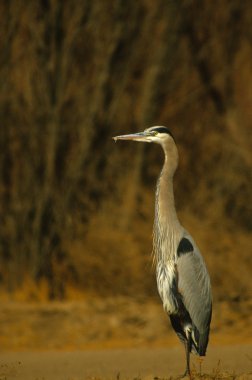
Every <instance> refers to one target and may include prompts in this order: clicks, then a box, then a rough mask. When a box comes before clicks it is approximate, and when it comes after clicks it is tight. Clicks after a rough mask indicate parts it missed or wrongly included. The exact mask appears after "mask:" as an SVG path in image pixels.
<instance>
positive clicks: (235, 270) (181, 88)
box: [0, 0, 252, 349]
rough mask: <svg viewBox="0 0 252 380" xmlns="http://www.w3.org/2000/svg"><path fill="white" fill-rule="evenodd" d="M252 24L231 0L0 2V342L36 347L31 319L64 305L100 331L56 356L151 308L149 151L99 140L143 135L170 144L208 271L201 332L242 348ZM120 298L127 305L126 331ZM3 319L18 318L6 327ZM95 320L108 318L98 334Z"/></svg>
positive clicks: (152, 176) (178, 191) (251, 159)
mask: <svg viewBox="0 0 252 380" xmlns="http://www.w3.org/2000/svg"><path fill="white" fill-rule="evenodd" d="M251 19H252V6H251V2H250V1H242V2H241V1H238V0H223V1H221V2H219V1H210V0H209V1H207V0H204V1H199V0H197V1H196V0H194V1H190V0H184V1H164V0H157V1H155V2H153V1H150V0H140V1H137V2H135V1H131V0H129V1H127V2H125V1H119V0H118V1H109V2H101V1H99V0H95V1H88V0H85V1H82V2H79V1H72V2H70V1H65V2H62V1H56V0H55V1H53V0H52V1H46V0H44V1H38V2H34V1H27V2H19V1H15V0H14V1H11V2H8V1H6V2H5V1H2V2H1V4H0V51H1V58H0V116H1V125H0V146H1V149H0V167H1V171H0V175H1V180H0V210H1V229H0V260H1V267H0V295H1V299H2V301H3V308H2V316H0V317H1V318H2V322H3V323H2V325H1V329H2V331H1V336H2V341H3V342H1V346H2V347H6V349H13V348H15V349H20V348H22V349H23V348H27V347H34V348H36V347H37V348H41V347H44V346H46V344H45V345H43V344H42V343H41V341H43V339H42V340H38V335H36V334H35V336H33V335H32V334H33V333H31V335H29V331H34V326H40V322H41V320H40V317H41V315H42V316H43V318H44V317H45V316H48V315H50V318H49V319H45V320H44V319H43V318H42V322H43V323H46V326H49V325H50V323H53V322H52V321H53V317H52V315H54V311H55V309H54V308H55V307H56V310H58V309H57V307H59V308H63V309H64V307H65V308H68V310H69V312H70V311H71V313H70V315H73V313H74V312H73V309H71V307H72V306H71V305H72V304H71V302H77V306H76V308H75V310H76V318H77V317H78V315H79V313H80V310H79V309H78V308H83V307H84V308H85V307H86V309H85V310H86V311H85V315H92V316H94V315H95V316H97V318H98V320H97V326H99V328H98V327H97V331H96V333H94V335H92V334H91V335H92V337H91V338H90V339H88V338H87V335H88V334H85V332H83V334H82V335H83V336H84V338H83V339H84V340H83V341H82V342H80V343H78V342H77V343H76V340H74V343H73V339H72V338H71V337H72V335H71V334H70V335H69V336H70V338H69V339H68V338H67V340H66V341H65V340H64V339H65V338H64V336H63V335H60V336H59V337H58V338H57V339H55V341H54V342H53V343H52V347H53V348H57V347H65V346H68V345H69V344H70V345H71V344H72V345H73V348H74V347H84V346H85V347H86V345H89V344H90V342H91V343H92V345H98V346H99V344H100V343H99V342H101V341H102V342H103V341H106V342H109V341H114V342H119V343H118V345H119V346H120V345H124V344H125V342H126V341H127V339H128V338H129V336H131V333H132V331H133V330H132V329H133V327H132V326H133V325H134V324H135V323H136V326H138V325H137V323H140V324H141V323H142V322H141V318H143V319H144V318H145V317H142V315H143V314H142V312H143V313H144V311H142V309H141V307H143V306H142V304H143V305H145V304H146V305H150V306H148V307H150V310H154V311H150V313H154V314H155V313H156V311H155V310H156V309H155V308H156V307H160V305H158V302H159V300H158V296H157V291H156V285H155V273H154V270H153V269H152V267H151V250H152V223H153V214H154V192H155V183H156V179H157V176H158V174H159V171H160V168H161V165H162V152H161V151H160V148H159V147H158V146H155V145H148V146H145V145H144V144H134V143H122V142H118V143H117V144H114V143H113V141H112V136H114V135H118V134H123V133H129V132H136V131H140V130H143V129H144V128H146V127H149V126H152V125H166V126H168V127H169V128H170V129H171V131H172V132H173V134H174V135H175V138H176V141H177V145H178V148H179V154H180V166H179V171H178V173H177V175H176V177H175V196H176V204H177V209H178V213H179V216H180V219H181V221H182V223H183V225H184V226H185V227H186V228H187V229H188V230H189V231H190V233H191V234H192V235H193V236H194V239H195V240H196V242H197V244H198V245H199V247H200V249H201V251H202V254H203V255H204V257H205V260H206V262H207V265H208V268H209V272H210V275H211V280H212V286H213V294H214V302H215V303H214V304H215V306H214V307H215V309H214V320H213V326H214V327H213V334H215V333H216V339H217V341H218V336H221V335H218V334H222V335H223V336H224V337H225V341H227V340H228V339H229V340H230V336H232V334H233V332H234V331H237V334H238V335H239V336H240V337H244V339H245V337H246V339H245V340H248V339H249V338H248V337H250V338H251V294H252V292H251V291H252V281H251V230H252V222H251V220H252V219H251V211H252V209H251V207H252V206H251V205H252V197H251V178H252V171H251V168H252V155H251V147H252V144H251V143H252V133H251V123H252V108H251V104H252V90H251V89H252V23H251ZM48 300H51V301H53V300H54V303H47V301H48ZM111 300H113V301H111ZM56 301H64V302H62V303H59V304H58V303H57V302H56ZM20 302H21V304H20ZM23 302H25V303H23ZM41 302H42V303H41ZM55 302H56V304H55ZM69 302H70V304H69ZM111 302H112V303H114V304H115V305H117V306H118V307H116V309H115V310H114V309H113V308H112V310H111V306H109V305H111ZM121 303H122V304H124V303H126V304H127V305H132V309H130V310H131V311H129V310H128V311H127V310H125V315H126V316H127V315H128V316H129V318H133V319H129V320H128V322H127V321H125V320H122V321H121V319H120V311H118V310H119V309H120V307H122V304H121ZM34 305H35V306H34ZM55 305H56V306H55ZM57 305H60V306H57ZM64 305H65V306H64ZM66 305H67V306H66ZM90 305H91V306H90ZM97 305H100V306H97ZM120 305H121V306H120ZM139 305H141V307H139ZM157 305H158V306H157ZM30 307H31V308H35V309H36V311H34V312H33V313H31V310H30ZM146 307H147V306H146ZM15 308H17V309H15ZM47 308H49V309H50V308H52V309H51V313H52V314H50V311H49V312H48V313H49V314H46V312H45V310H47ZM13 310H15V316H17V315H18V316H21V317H20V318H21V319H22V316H23V319H22V321H23V322H22V321H20V320H19V319H18V318H19V317H18V318H16V317H15V318H14V321H13V324H12V325H11V327H10V325H9V323H12V322H11V315H12V314H11V313H13ZM41 310H42V311H41ZM60 310H62V309H60ZM102 310H103V311H102ZM102 312H104V313H105V314H104V318H105V319H104V320H106V321H107V320H108V319H106V318H109V317H108V316H109V315H111V316H112V315H113V316H114V318H115V319H114V322H113V320H112V322H111V323H112V325H111V326H112V327H111V329H110V333H108V336H106V338H104V340H103V338H101V337H102V336H103V335H102V334H104V331H106V328H105V327H104V326H106V325H107V322H106V323H104V322H103V323H102V324H100V322H99V318H100V316H101V315H103V314H102ZM22 313H23V314H22ZM41 313H42V314H41ZM57 313H58V314H57ZM60 313H61V311H60V312H59V311H58V312H56V315H58V316H59V315H61V314H60ZM159 313H162V310H161V307H160V309H158V311H157V314H155V315H157V318H162V317H158V315H159ZM63 314H64V313H63ZM154 314H153V316H152V317H153V319H152V318H151V317H150V321H151V320H156V319H155V318H156V317H154ZM35 315H37V317H36V318H37V319H36V318H35V322H34V321H33V322H31V325H30V322H29V321H30V318H32V316H35ZM64 315H65V316H66V315H67V312H66V313H65V314H64ZM74 315H75V314H74ZM111 318H112V317H111ZM134 318H136V320H134ZM137 318H140V322H139V321H138V320H137ZM148 318H149V317H148ZM148 318H147V319H148ZM164 318H165V317H164ZM84 319H85V318H84ZM18 320H19V323H16V322H17V321H18ZM61 320H62V319H61ZM93 320H94V323H95V319H93ZM104 320H102V321H104ZM118 320H119V321H121V322H120V323H119V322H118ZM126 320H127V318H126ZM45 321H46V322H45ZM22 323H24V325H23V328H20V326H21V324H22ZM36 323H37V325H36ZM57 323H58V322H57ZM80 323H81V324H80V326H86V325H85V323H84V321H83V320H81V321H80ZM113 323H114V324H113ZM127 323H128V324H129V329H128V330H127V329H125V328H123V326H125V325H126V326H127ZM143 323H144V322H143ZM162 323H163V322H162ZM83 324H84V325H83ZM69 325H71V326H73V323H72V321H70V322H69ZM8 326H9V327H8ZM87 326H88V327H87V329H90V323H89V324H87ZM134 326H135V325H134ZM147 326H149V325H148V324H147ZM117 327H118V331H124V334H122V333H121V335H120V334H119V336H117V333H116V331H117ZM103 328H105V330H104V329H103ZM15 329H16V330H15ZM91 330H92V328H91ZM143 330H144V331H145V334H147V335H148V334H149V332H148V331H149V330H148V329H147V328H146V329H143ZM10 331H11V332H10ZM14 331H16V332H15V334H14ZM35 331H36V332H38V330H37V329H36V328H35ZM39 331H40V330H39ZM42 331H44V329H42ZM64 331H66V330H64ZM71 331H72V330H71ZM77 331H79V330H78V328H77ZM137 331H139V329H137ZM146 331H147V332H146ZM11 334H13V337H15V339H14V341H13V342H12V340H11V339H10V336H12V335H11ZM155 334H156V335H155ZM158 334H159V332H158V329H157V332H156V333H155V329H154V330H153V332H152V333H150V335H151V336H152V338H151V339H152V341H153V340H158V341H160V340H159V339H161V336H164V334H165V332H164V333H163V332H162V333H161V334H160V336H159V335H158ZM105 335H106V334H105ZM114 335H115V336H114ZM133 335H134V334H133ZM49 336H50V337H51V338H52V335H51V334H50V333H49ZM5 337H6V339H5ZM144 337H145V335H144ZM228 337H229V338H228ZM133 338H134V336H133ZM52 339H53V338H52ZM141 339H142V338H140V340H141ZM144 339H145V338H144ZM146 339H147V338H146ZM220 339H221V338H220ZM223 339H224V338H223ZM241 339H243V338H241ZM147 340H148V339H147ZM231 340H232V341H234V340H235V337H233V338H232V339H231ZM11 342H12V343H11ZM22 342H23V343H22ZM36 342H37V343H36ZM39 342H40V343H41V344H40V343H39ZM123 342H124V343H123ZM134 342H136V341H134ZM111 344H112V343H111ZM112 345H113V344H112Z"/></svg>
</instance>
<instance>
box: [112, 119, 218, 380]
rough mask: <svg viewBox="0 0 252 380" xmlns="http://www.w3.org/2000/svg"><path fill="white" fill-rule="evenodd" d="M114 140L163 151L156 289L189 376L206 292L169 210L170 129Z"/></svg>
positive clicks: (200, 269)
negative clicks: (181, 346) (182, 349)
mask: <svg viewBox="0 0 252 380" xmlns="http://www.w3.org/2000/svg"><path fill="white" fill-rule="evenodd" d="M114 140H115V141H116V140H133V141H143V142H149V143H150V142H154V143H157V144H159V145H161V147H162V148H163V151H164V155H165V160H164V165H163V169H162V171H161V174H160V177H159V180H158V183H157V189H156V203H155V221H154V233H153V251H154V259H155V263H156V276H157V287H158V292H159V294H160V297H161V299H162V301H163V306H164V309H165V311H166V312H167V313H168V315H169V317H170V320H171V324H172V327H173V329H174V330H175V332H176V333H177V335H178V337H179V338H180V340H181V341H182V342H183V343H184V345H185V350H186V372H185V375H189V376H191V373H190V352H192V351H193V352H194V353H196V354H198V355H200V356H205V354H206V348H207V344H208V336H209V329H210V322H211V314H212V296H211V286H210V279H209V275H208V272H207V269H206V265H205V263H204V260H203V258H202V256H201V254H200V251H199V249H198V247H197V245H196V244H195V242H194V240H193V238H192V237H191V235H190V234H189V233H188V232H187V231H186V230H185V228H184V227H183V226H182V225H181V224H180V222H179V220H178V217H177V213H176V209H175V203H174V194H173V175H174V173H175V171H176V169H177V165H178V151H177V147H176V144H175V141H174V138H173V136H172V134H171V132H170V131H169V130H168V129H167V128H166V127H160V126H155V127H151V128H148V129H146V130H145V131H144V132H140V133H135V134H130V135H123V136H116V137H114Z"/></svg>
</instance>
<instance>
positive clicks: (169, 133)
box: [155, 127, 174, 140]
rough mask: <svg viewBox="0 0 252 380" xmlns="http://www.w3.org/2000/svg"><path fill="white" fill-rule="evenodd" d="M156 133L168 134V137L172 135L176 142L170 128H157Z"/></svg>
mask: <svg viewBox="0 0 252 380" xmlns="http://www.w3.org/2000/svg"><path fill="white" fill-rule="evenodd" d="M155 131H157V132H159V133H167V135H170V136H171V137H172V138H173V140H174V136H173V134H172V133H171V131H170V130H169V129H168V128H166V127H157V128H155Z"/></svg>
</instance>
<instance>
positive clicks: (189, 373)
mask: <svg viewBox="0 0 252 380" xmlns="http://www.w3.org/2000/svg"><path fill="white" fill-rule="evenodd" d="M185 377H189V379H190V380H192V374H191V371H189V370H188V369H186V370H185V373H184V374H183V375H181V376H180V379H184V378H185Z"/></svg>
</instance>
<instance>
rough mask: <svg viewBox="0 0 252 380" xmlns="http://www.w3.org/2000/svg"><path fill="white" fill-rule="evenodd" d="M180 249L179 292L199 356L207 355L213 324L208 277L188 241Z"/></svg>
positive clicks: (191, 243)
mask: <svg viewBox="0 0 252 380" xmlns="http://www.w3.org/2000/svg"><path fill="white" fill-rule="evenodd" d="M182 240H184V242H183V244H182V246H181V242H182V241H181V242H180V245H179V248H180V251H179V248H178V258H177V276H178V279H177V281H178V292H179V294H180V295H181V299H182V302H183V304H184V306H185V308H186V310H187V311H188V313H189V315H190V317H191V320H192V323H193V325H194V326H195V327H196V330H195V338H196V340H197V341H198V345H199V351H200V352H199V353H200V354H201V353H202V352H203V353H202V354H203V355H204V351H205V349H206V346H207V342H208V335H209V326H210V321H211V310H212V297H211V288H210V280H209V275H208V272H207V269H206V266H205V263H204V260H203V258H202V256H201V255H200V252H199V250H198V248H197V246H196V245H195V243H194V242H193V241H192V239H189V238H183V239H182Z"/></svg>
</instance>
